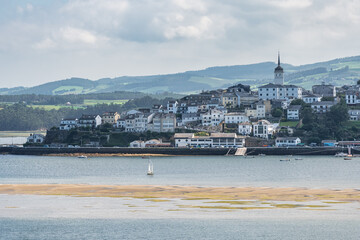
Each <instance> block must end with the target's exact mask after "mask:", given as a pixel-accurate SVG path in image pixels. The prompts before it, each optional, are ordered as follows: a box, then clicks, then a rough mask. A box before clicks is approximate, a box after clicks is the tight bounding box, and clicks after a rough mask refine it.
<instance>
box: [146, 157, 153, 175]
mask: <svg viewBox="0 0 360 240" xmlns="http://www.w3.org/2000/svg"><path fill="white" fill-rule="evenodd" d="M147 175H151V176H152V175H154V165H153V163H152V161H151V160H150V159H149V164H148V171H147Z"/></svg>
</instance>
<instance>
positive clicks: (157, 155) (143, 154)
mask: <svg viewBox="0 0 360 240" xmlns="http://www.w3.org/2000/svg"><path fill="white" fill-rule="evenodd" d="M44 156H53V157H79V156H87V157H169V156H175V155H167V154H153V153H59V154H46V155H44Z"/></svg>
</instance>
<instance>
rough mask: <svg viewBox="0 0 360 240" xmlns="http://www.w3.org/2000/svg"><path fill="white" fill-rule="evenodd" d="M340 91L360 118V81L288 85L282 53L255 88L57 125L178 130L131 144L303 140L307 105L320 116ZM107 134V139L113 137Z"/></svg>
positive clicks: (239, 86) (61, 127) (240, 86)
mask: <svg viewBox="0 0 360 240" xmlns="http://www.w3.org/2000/svg"><path fill="white" fill-rule="evenodd" d="M341 97H342V98H343V99H344V101H345V102H346V105H348V107H349V110H346V111H347V114H349V116H346V117H347V118H349V120H351V121H358V120H360V119H359V117H360V109H356V107H354V106H356V105H358V104H360V85H353V86H343V87H341V88H337V87H335V86H333V85H330V84H326V83H325V82H323V83H322V84H321V85H314V86H312V91H308V90H305V89H303V88H302V87H299V86H295V85H285V84H284V69H283V68H282V66H281V62H280V55H279V56H278V64H277V67H276V68H275V70H274V81H273V82H271V83H268V84H266V85H263V86H260V87H259V88H258V89H257V90H256V91H254V90H252V89H251V87H250V86H248V85H243V84H237V85H234V86H231V87H229V88H227V89H218V90H211V91H202V92H201V93H198V94H191V95H187V96H185V97H183V98H180V99H177V100H171V101H169V102H168V103H167V105H166V106H163V105H154V106H153V107H152V108H140V109H134V110H131V111H127V112H124V113H117V112H105V113H102V114H101V115H100V114H94V115H82V116H80V117H79V118H75V119H63V120H61V122H60V125H59V128H58V130H59V131H60V132H71V131H72V130H74V129H80V130H83V131H85V130H90V129H97V128H101V127H104V126H107V129H108V131H109V132H110V133H111V132H116V133H119V132H124V133H144V132H148V131H150V132H154V133H174V135H173V137H171V138H169V139H167V140H169V142H168V143H165V142H164V143H163V142H162V140H161V139H158V140H157V139H137V140H135V141H132V142H131V143H130V142H129V146H130V147H148V146H152V147H154V146H162V147H165V146H175V147H235V148H237V147H243V146H244V145H247V146H268V145H270V146H271V145H272V146H301V145H302V144H303V143H304V140H303V139H301V138H300V137H297V136H293V135H294V132H296V129H297V128H298V127H301V125H302V124H303V123H302V120H303V116H302V111H303V110H304V106H307V107H311V112H312V114H317V115H319V116H320V115H323V114H326V113H328V112H330V111H331V109H332V107H333V106H335V105H337V104H340V102H341ZM109 129H110V130H109ZM53 130H54V129H53ZM50 135H51V134H50ZM65 135H66V134H65ZM109 135H111V134H108V135H107V137H106V139H107V140H106V139H105V142H106V141H108V140H109V138H110V137H109ZM34 138H37V139H36V140H35V139H34ZM170 140H171V143H170ZM44 141H45V138H44V137H41V136H35V135H32V136H30V138H29V140H28V142H30V143H34V142H37V143H43V142H44ZM47 142H49V141H47ZM102 142H103V143H104V141H102ZM51 143H52V144H54V143H53V142H51ZM81 144H82V145H84V144H85V143H83V142H81ZM307 144H316V143H309V142H307ZM317 144H319V143H317ZM101 145H103V144H102V143H101V141H100V140H97V141H96V140H95V141H88V142H87V143H86V146H94V147H96V146H101Z"/></svg>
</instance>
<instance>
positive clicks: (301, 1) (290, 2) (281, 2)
mask: <svg viewBox="0 0 360 240" xmlns="http://www.w3.org/2000/svg"><path fill="white" fill-rule="evenodd" d="M267 2H268V3H269V4H271V5H273V6H276V7H280V8H286V9H291V8H293V9H299V8H307V7H310V6H311V5H312V4H313V3H312V0H267Z"/></svg>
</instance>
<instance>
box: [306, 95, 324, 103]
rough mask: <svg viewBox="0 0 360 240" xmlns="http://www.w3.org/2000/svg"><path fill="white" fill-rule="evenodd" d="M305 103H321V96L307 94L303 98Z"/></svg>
mask: <svg viewBox="0 0 360 240" xmlns="http://www.w3.org/2000/svg"><path fill="white" fill-rule="evenodd" d="M302 99H303V101H304V102H305V103H313V102H320V101H321V96H319V95H315V94H306V95H303V97H302Z"/></svg>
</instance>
